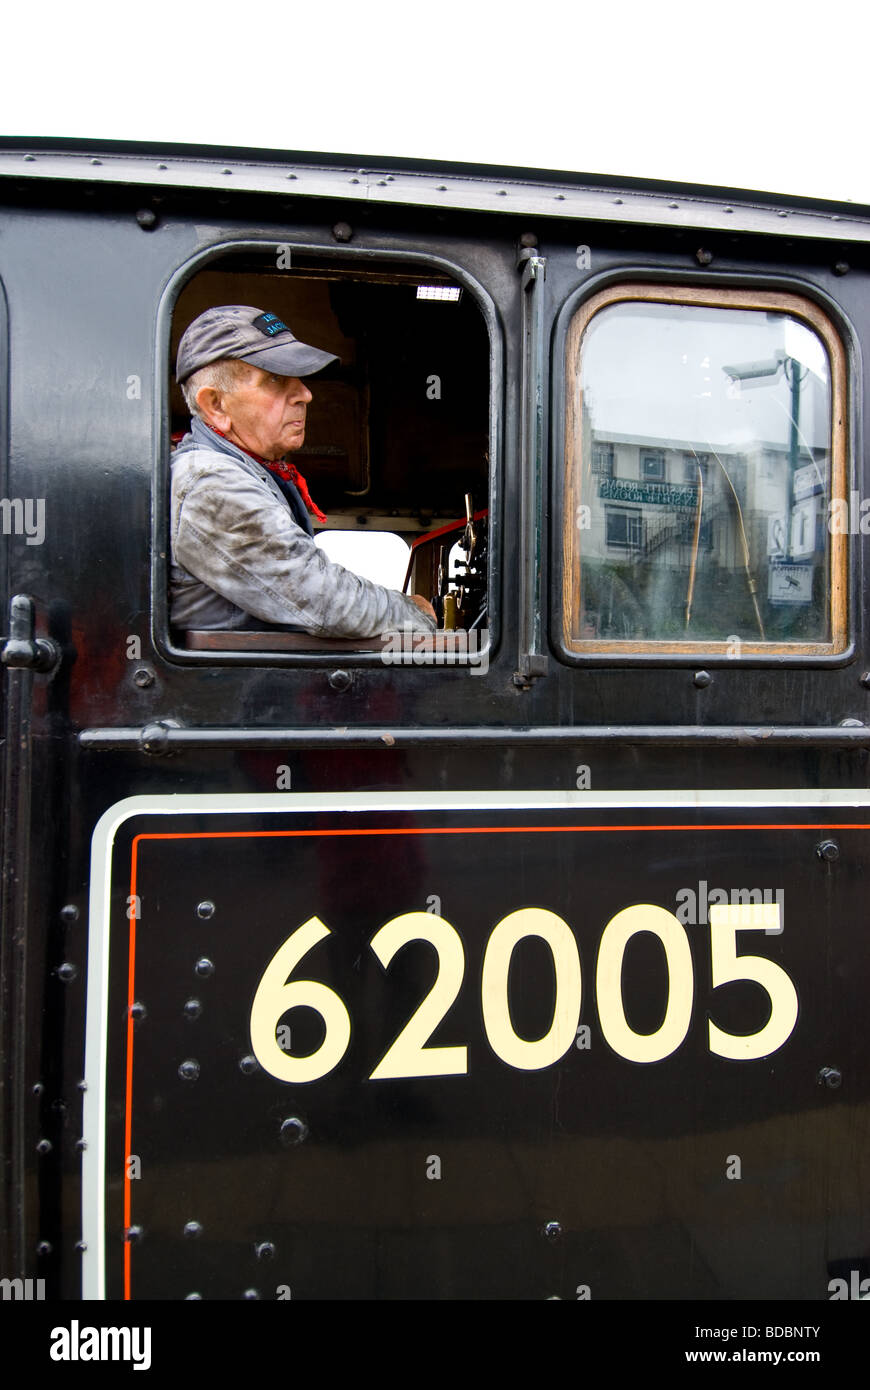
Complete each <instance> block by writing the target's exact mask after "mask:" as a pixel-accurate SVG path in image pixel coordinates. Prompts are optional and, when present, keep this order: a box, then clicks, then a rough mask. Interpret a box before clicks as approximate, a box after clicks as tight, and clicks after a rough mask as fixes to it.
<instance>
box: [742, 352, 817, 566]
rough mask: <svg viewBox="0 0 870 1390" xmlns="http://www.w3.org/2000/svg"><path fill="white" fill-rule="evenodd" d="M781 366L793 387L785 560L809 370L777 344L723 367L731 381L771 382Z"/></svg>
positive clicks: (787, 554) (788, 557) (788, 552)
mask: <svg viewBox="0 0 870 1390" xmlns="http://www.w3.org/2000/svg"><path fill="white" fill-rule="evenodd" d="M780 368H782V373H783V376H784V377H785V379H786V381H787V382H788V383H789V386H790V387H791V420H790V424H789V438H788V466H789V512H788V529H787V534H786V554H785V558H786V560H790V559H791V530H792V522H793V519H794V509H795V474H796V473H797V466H798V439H799V434H800V432H799V429H798V416H799V413H800V404H801V382H802V381H803V379H804V377H805V376H806V373H807V370H808V369H807V368H806V367H805V368H804V369H803V372H802V371H801V364H800V362H798V360H797V358H795V357H789V356H788V355H787V354H786V353H785V352H783V350H782V348H777V349H776V352H775V353H774V356H773V357H772V358H767V359H766V360H765V361H761V362H739V363H738V364H737V365H736V366H734V367H723V368H722V370H723V372H725V374H726V376H730V378H731V380H732V381H735V382H741V381H761V380H766V381H767V382H768V383H770V384H772V383H773V382H774V381H775V380H776V378H777V377H778V376H779V371H780Z"/></svg>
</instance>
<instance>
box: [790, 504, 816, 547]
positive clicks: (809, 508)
mask: <svg viewBox="0 0 870 1390" xmlns="http://www.w3.org/2000/svg"><path fill="white" fill-rule="evenodd" d="M815 548H816V503H815V498H813V497H809V498H807V500H806V502H799V503H798V504H797V506H796V507H794V508H793V510H792V514H791V553H792V555H812V553H813V551H814V550H815Z"/></svg>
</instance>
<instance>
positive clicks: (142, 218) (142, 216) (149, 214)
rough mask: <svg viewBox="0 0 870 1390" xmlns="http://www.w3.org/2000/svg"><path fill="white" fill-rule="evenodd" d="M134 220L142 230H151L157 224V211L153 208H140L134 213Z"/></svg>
mask: <svg viewBox="0 0 870 1390" xmlns="http://www.w3.org/2000/svg"><path fill="white" fill-rule="evenodd" d="M136 221H137V222H138V223H139V226H140V227H141V228H142V230H143V232H153V230H154V228H155V227H156V226H157V213H156V212H155V211H154V209H153V208H140V209H139V211H138V212H137V213H136Z"/></svg>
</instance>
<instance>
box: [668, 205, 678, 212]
mask: <svg viewBox="0 0 870 1390" xmlns="http://www.w3.org/2000/svg"><path fill="white" fill-rule="evenodd" d="M679 206H680V205H679V203H668V207H669V208H671V209H672V211H676V209H677V208H678V207H679Z"/></svg>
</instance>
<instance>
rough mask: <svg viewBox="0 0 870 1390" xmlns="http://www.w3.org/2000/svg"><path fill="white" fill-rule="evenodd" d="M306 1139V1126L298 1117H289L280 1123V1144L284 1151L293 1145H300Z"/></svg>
mask: <svg viewBox="0 0 870 1390" xmlns="http://www.w3.org/2000/svg"><path fill="white" fill-rule="evenodd" d="M307 1138H308V1126H307V1124H306V1123H305V1121H304V1120H301V1119H300V1118H299V1116H298V1115H291V1116H290V1117H289V1118H288V1119H286V1120H282V1121H281V1143H282V1144H283V1145H284V1147H285V1149H289V1148H292V1147H293V1145H294V1144H301V1143H302V1142H303V1140H305V1139H307Z"/></svg>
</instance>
